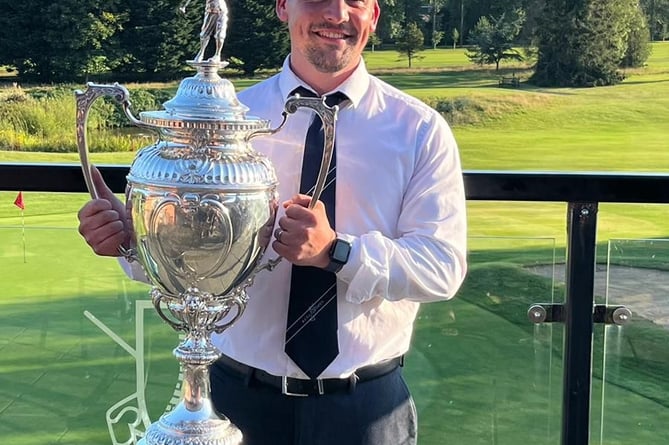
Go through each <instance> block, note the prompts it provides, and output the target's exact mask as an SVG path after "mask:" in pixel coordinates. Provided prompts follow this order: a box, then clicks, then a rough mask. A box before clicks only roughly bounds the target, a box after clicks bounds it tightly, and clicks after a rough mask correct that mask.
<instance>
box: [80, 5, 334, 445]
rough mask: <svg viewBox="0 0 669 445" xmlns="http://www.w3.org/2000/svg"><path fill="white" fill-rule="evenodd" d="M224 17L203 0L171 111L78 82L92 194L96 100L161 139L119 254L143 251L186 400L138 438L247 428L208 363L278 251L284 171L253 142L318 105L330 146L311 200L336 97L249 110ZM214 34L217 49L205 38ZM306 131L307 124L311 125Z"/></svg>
mask: <svg viewBox="0 0 669 445" xmlns="http://www.w3.org/2000/svg"><path fill="white" fill-rule="evenodd" d="M226 22H227V8H226V6H225V3H224V2H223V1H222V0H215V1H212V0H207V1H206V7H205V17H204V23H203V26H202V32H201V34H200V42H201V50H200V52H199V53H198V55H197V56H196V57H195V59H194V60H191V61H188V64H189V65H191V66H193V67H194V68H195V69H196V71H197V73H196V75H195V76H193V77H188V78H186V79H183V80H182V81H181V83H180V85H179V88H178V90H177V93H176V95H175V96H174V97H173V98H172V99H170V100H169V101H167V102H165V103H164V104H163V107H164V110H160V111H148V112H142V113H139V119H138V118H136V117H135V116H134V115H133V114H132V111H131V104H130V96H129V93H128V90H127V89H126V88H125V87H123V86H121V85H119V84H113V85H98V84H92V83H89V84H87V88H86V90H85V91H76V92H75V96H76V103H77V113H76V134H77V145H78V150H79V156H80V159H81V164H82V169H83V173H84V179H85V181H86V185H87V187H88V189H89V191H90V193H91V195H92V196H93V197H94V198H95V197H97V192H96V190H95V187H94V185H93V181H92V178H91V172H90V162H89V150H88V143H87V139H86V123H87V119H88V113H89V111H90V108H91V106H92V104H93V102H94V101H95V100H96V99H98V98H99V97H101V96H110V97H113V98H114V99H115V100H116V101H117V102H118V103H119V104H120V105H121V106H122V108H123V111H124V113H125V115H126V116H127V118H128V119H129V120H130V121H131V123H132V124H134V125H136V126H138V127H142V128H145V129H149V130H152V131H153V132H155V133H156V134H157V136H158V138H157V140H156V141H155V142H154V143H153V144H152V145H149V146H147V147H144V148H142V149H141V150H140V151H139V152H138V153H137V156H136V157H135V159H134V161H133V162H132V165H131V167H130V172H129V174H128V176H127V182H128V187H127V190H126V198H127V202H128V208H129V209H130V212H129V213H130V215H131V218H132V226H133V232H134V233H133V241H132V245H131V246H124V247H122V248H121V249H120V254H121V255H123V256H124V257H125V258H126V259H128V260H129V261H137V262H139V264H140V265H141V266H142V268H143V269H144V272H145V273H146V276H147V277H148V279H149V281H150V283H151V284H152V286H153V287H152V290H151V299H152V302H153V306H154V307H155V309H156V311H157V312H158V314H159V315H160V317H161V318H162V319H163V320H164V321H165V322H166V323H167V324H169V325H170V326H171V327H172V328H174V329H175V330H177V331H179V332H182V333H184V339H183V341H181V343H180V344H179V345H178V346H177V347H176V349H174V355H175V356H176V358H177V360H178V361H179V362H180V365H181V367H182V370H183V376H184V377H183V380H184V381H183V391H182V398H181V400H180V402H179V403H178V404H177V406H176V407H175V408H174V409H173V410H171V411H170V412H168V413H165V414H163V415H162V416H161V417H160V419H159V420H158V421H157V422H154V423H152V424H151V425H150V426H149V427H148V428H147V430H146V433H145V435H144V437H143V438H142V439H141V440H140V441H139V444H140V445H168V444H169V445H205V444H206V445H232V444H239V443H240V442H241V439H242V434H241V432H240V431H239V429H238V428H237V427H235V426H234V425H233V424H232V423H231V422H230V421H229V420H228V419H226V418H225V417H222V416H221V415H219V414H218V413H216V412H215V410H214V408H213V405H212V402H211V397H210V387H209V365H210V364H211V363H213V362H214V361H215V360H216V359H218V358H219V357H220V352H219V351H218V350H217V349H216V347H214V346H213V344H212V343H211V335H212V333H214V332H216V333H221V332H223V331H224V330H226V329H227V328H229V327H230V326H231V325H232V324H233V323H234V322H235V321H236V320H237V319H238V318H239V317H241V316H242V314H243V312H244V309H245V308H246V304H247V301H248V297H247V294H246V288H247V287H248V286H250V285H251V284H252V283H253V279H254V277H255V275H256V274H257V273H259V272H260V271H262V270H265V269H268V270H271V269H272V268H273V267H274V266H276V264H277V263H278V262H279V261H280V260H281V258H276V259H273V260H268V261H266V262H265V263H261V261H260V259H261V257H262V256H263V253H264V252H265V249H266V247H267V246H268V244H269V242H270V239H271V234H272V230H273V227H274V222H275V217H276V211H277V206H278V196H277V179H276V175H275V172H274V169H273V167H272V164H271V162H270V161H269V159H268V158H266V157H265V156H263V155H262V154H260V153H258V152H256V151H254V150H253V147H252V145H251V143H250V140H251V139H252V138H254V137H256V136H261V135H271V134H273V133H276V132H277V131H279V130H280V129H281V128H282V127H283V125H284V124H285V122H286V118H287V115H288V114H291V113H294V112H295V111H296V110H297V109H298V108H299V107H306V108H310V109H312V110H314V111H315V112H316V113H318V115H319V116H320V117H321V119H322V120H323V122H324V130H325V147H324V152H323V159H322V164H321V169H320V173H319V177H318V180H317V183H316V187H315V191H314V194H313V200H312V203H315V202H316V201H317V200H318V197H319V196H320V193H321V191H322V189H323V186H324V183H325V177H326V175H327V171H328V168H329V164H330V159H331V156H332V150H333V147H334V133H335V120H336V116H337V107H329V106H327V105H326V104H325V102H324V100H323V99H319V98H302V97H299V96H293V97H290V98H288V100H287V101H286V103H285V110H284V112H283V121H282V122H281V123H280V124H279V126H278V127H277V128H275V129H272V128H270V123H269V122H268V121H266V120H262V119H259V118H256V117H252V116H247V115H246V113H247V111H248V108H247V107H246V106H244V105H243V104H241V103H240V102H239V100H238V99H237V96H236V93H235V90H234V86H233V85H232V83H231V82H230V81H228V80H226V79H224V78H222V77H220V76H219V75H218V71H219V70H220V69H221V68H223V67H225V66H226V65H227V63H226V62H224V61H221V58H220V49H221V46H222V42H223V39H224V37H225V36H224V34H225V28H226ZM210 38H215V39H216V53H215V54H214V56H212V57H211V58H208V59H206V60H204V56H203V54H204V48H205V47H206V45H207V43H208V41H209V39H210ZM305 131H306V129H305Z"/></svg>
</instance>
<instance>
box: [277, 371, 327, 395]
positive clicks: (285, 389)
mask: <svg viewBox="0 0 669 445" xmlns="http://www.w3.org/2000/svg"><path fill="white" fill-rule="evenodd" d="M316 387H317V389H318V395H319V396H322V395H323V394H325V389H324V388H323V380H321V379H316ZM281 394H283V395H284V396H290V397H309V394H303V393H299V392H291V391H288V377H286V376H285V375H284V376H281Z"/></svg>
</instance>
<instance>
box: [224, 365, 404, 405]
mask: <svg viewBox="0 0 669 445" xmlns="http://www.w3.org/2000/svg"><path fill="white" fill-rule="evenodd" d="M403 364H404V357H403V356H401V357H396V358H393V359H390V360H386V361H384V362H381V363H378V364H375V365H369V366H364V367H362V368H359V369H357V370H356V371H355V372H354V373H353V374H351V376H350V377H347V378H343V379H312V380H307V379H295V378H292V377H281V376H276V375H272V374H269V373H267V372H265V371H263V370H262V369H258V368H253V367H251V366H248V365H245V364H244V363H240V362H238V361H236V360H233V359H231V358H230V357H228V356H225V355H224V356H222V357H221V358H219V359H218V360H217V361H216V362H214V365H213V366H217V367H219V368H221V369H222V370H223V371H225V372H226V373H227V374H230V375H234V376H236V377H239V378H240V379H243V380H245V381H246V383H247V384H248V385H251V384H252V383H253V382H257V383H260V384H262V385H264V386H267V387H271V388H274V389H276V390H277V391H279V392H280V393H281V394H284V395H287V396H304V397H306V396H314V395H323V394H332V393H336V392H342V391H354V390H355V386H356V384H358V383H362V382H365V381H369V380H373V379H376V378H379V377H382V376H384V375H386V374H389V373H390V372H392V371H394V370H395V369H397V367H398V366H402V365H403Z"/></svg>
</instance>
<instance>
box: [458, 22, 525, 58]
mask: <svg viewBox="0 0 669 445" xmlns="http://www.w3.org/2000/svg"><path fill="white" fill-rule="evenodd" d="M524 21H525V12H524V11H523V10H522V9H517V10H515V11H513V12H512V13H503V14H502V15H501V16H499V17H497V18H495V17H490V18H488V17H481V18H480V19H479V22H478V23H477V24H476V26H475V27H474V29H473V30H472V32H471V34H470V36H469V42H470V43H471V44H472V45H473V46H474V47H473V49H471V50H467V53H466V54H467V57H468V58H469V60H471V61H472V62H474V63H477V64H479V65H486V64H495V71H498V70H499V64H500V62H501V61H503V60H523V56H522V55H521V54H520V53H519V52H518V51H517V50H516V49H514V48H513V42H514V40H515V38H516V37H517V36H518V34H519V33H520V31H521V29H522V26H523V23H524Z"/></svg>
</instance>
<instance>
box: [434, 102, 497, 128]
mask: <svg viewBox="0 0 669 445" xmlns="http://www.w3.org/2000/svg"><path fill="white" fill-rule="evenodd" d="M424 101H425V103H426V104H428V105H429V106H431V107H432V108H434V109H435V110H437V111H438V112H439V113H441V115H442V116H444V119H446V121H447V122H448V123H449V125H451V126H455V125H469V124H475V123H478V122H481V121H482V120H483V117H484V114H485V109H484V107H483V106H482V105H481V104H479V103H478V102H476V101H474V100H471V99H469V98H466V97H454V98H447V99H446V98H427V99H425V100H424Z"/></svg>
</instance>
